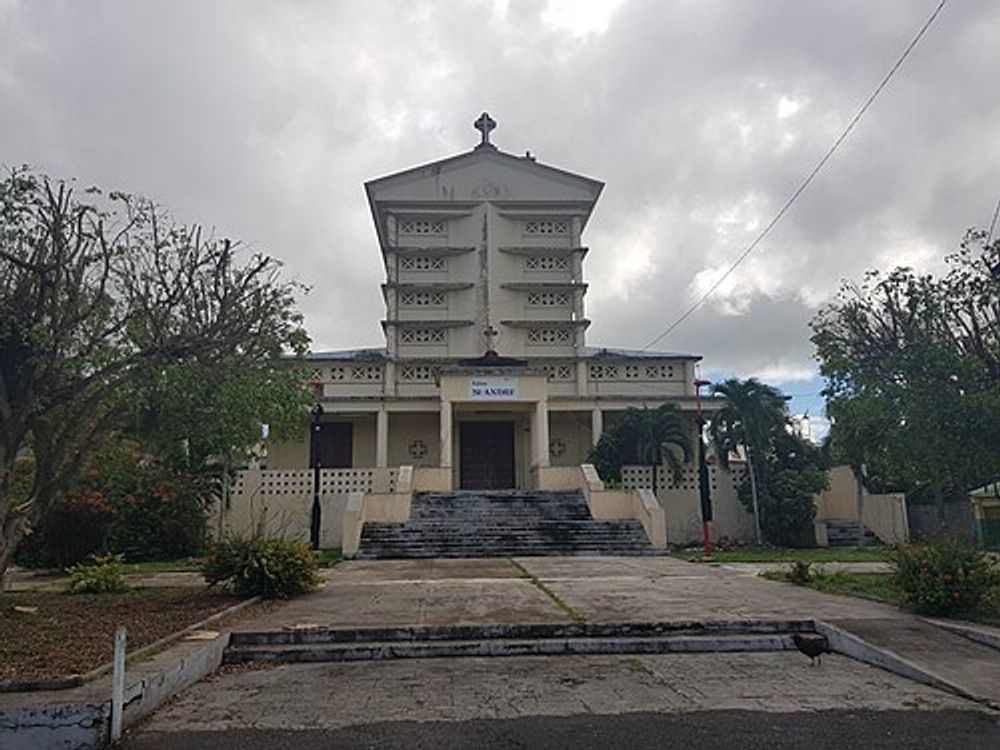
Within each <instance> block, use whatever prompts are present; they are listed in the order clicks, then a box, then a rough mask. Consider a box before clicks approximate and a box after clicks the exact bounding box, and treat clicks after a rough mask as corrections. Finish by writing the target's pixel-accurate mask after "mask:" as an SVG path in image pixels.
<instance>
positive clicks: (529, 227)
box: [524, 219, 569, 236]
mask: <svg viewBox="0 0 1000 750" xmlns="http://www.w3.org/2000/svg"><path fill="white" fill-rule="evenodd" d="M524 232H525V234H538V235H545V236H550V235H562V236H565V235H567V234H569V222H568V221H566V220H565V219H539V220H537V221H526V222H525V223H524Z"/></svg>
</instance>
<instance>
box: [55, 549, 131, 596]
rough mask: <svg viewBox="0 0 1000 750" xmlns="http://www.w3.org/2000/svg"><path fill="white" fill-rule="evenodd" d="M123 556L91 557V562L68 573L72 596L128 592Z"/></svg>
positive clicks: (67, 587)
mask: <svg viewBox="0 0 1000 750" xmlns="http://www.w3.org/2000/svg"><path fill="white" fill-rule="evenodd" d="M123 562H124V560H123V558H122V556H121V555H91V556H90V561H89V562H84V563H79V564H78V565H74V566H73V567H72V568H70V569H69V570H68V571H67V572H68V573H69V581H68V583H67V584H66V590H67V591H68V592H69V593H70V594H120V593H122V592H123V591H127V590H128V585H127V584H126V583H125V575H124V573H123V571H122V563H123Z"/></svg>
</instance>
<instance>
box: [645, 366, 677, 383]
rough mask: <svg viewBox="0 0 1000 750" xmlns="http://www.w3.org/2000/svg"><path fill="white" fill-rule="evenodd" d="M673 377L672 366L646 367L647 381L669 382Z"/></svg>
mask: <svg viewBox="0 0 1000 750" xmlns="http://www.w3.org/2000/svg"><path fill="white" fill-rule="evenodd" d="M674 377H675V370H674V366H673V365H646V379H647V380H670V379H672V378H674Z"/></svg>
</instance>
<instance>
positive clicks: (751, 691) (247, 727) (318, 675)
mask: <svg viewBox="0 0 1000 750" xmlns="http://www.w3.org/2000/svg"><path fill="white" fill-rule="evenodd" d="M324 578H325V585H324V587H323V588H322V589H321V590H320V591H317V592H315V593H313V594H311V595H308V596H305V597H300V598H298V599H295V600H293V601H291V602H289V603H288V604H287V605H285V606H283V607H282V608H280V609H278V610H275V611H274V612H271V613H269V614H266V615H264V616H262V617H260V618H258V619H256V620H252V621H247V622H245V623H243V624H242V625H241V626H240V628H239V629H241V630H250V631H255V630H272V629H281V628H286V627H294V626H302V625H326V626H361V627H364V626H376V625H379V626H387V625H399V626H403V625H448V624H502V623H556V622H570V621H572V620H573V619H574V618H577V619H578V618H581V617H582V618H585V619H586V620H587V621H588V622H628V621H671V620H673V621H677V620H734V619H743V618H753V619H756V618H763V619H808V618H817V619H824V620H828V621H832V622H834V623H839V624H841V625H842V626H844V627H846V628H848V629H852V630H854V631H856V632H862V633H864V634H865V635H866V636H868V637H870V638H871V639H872V640H873V641H875V642H877V643H878V645H885V646H887V647H888V648H890V649H893V650H897V651H902V652H904V653H903V654H902V655H904V656H908V657H911V658H913V657H914V655H915V656H916V657H918V658H921V659H924V660H925V662H929V663H930V664H931V665H932V666H935V667H938V668H941V671H942V672H944V674H943V675H942V676H945V677H947V678H948V679H954V680H956V681H957V680H959V679H963V674H965V675H968V677H966V678H964V679H965V681H966V684H968V685H969V686H970V688H974V689H975V690H977V691H980V693H981V692H982V691H990V690H997V691H1000V679H998V680H996V684H995V685H991V682H992V681H993V680H994V676H995V675H996V674H997V673H996V672H995V670H996V669H998V668H1000V651H996V650H992V649H989V648H987V647H985V646H982V645H976V644H972V643H971V642H968V641H965V640H964V639H961V638H960V637H959V636H954V635H951V636H948V635H946V634H944V633H943V632H939V631H938V630H937V629H936V628H934V627H933V626H931V625H927V624H925V623H922V622H921V621H920V620H919V619H918V618H915V617H912V616H910V615H907V614H905V613H901V612H900V611H899V610H897V609H896V608H894V607H890V606H887V605H883V604H878V603H875V602H869V601H865V600H861V599H855V598H851V597H842V596H832V595H828V594H822V593H820V592H817V591H813V590H811V589H806V588H801V587H796V586H792V585H791V584H785V583H775V582H771V581H767V580H764V579H762V578H759V577H757V576H756V575H750V574H749V573H748V571H747V570H745V569H736V570H733V569H730V568H729V567H727V566H723V567H714V566H707V565H700V564H692V563H686V562H682V561H680V560H676V559H672V558H518V559H516V560H508V559H491V560H429V561H351V562H345V563H341V564H340V565H338V566H336V567H335V568H333V569H331V570H328V571H325V572H324ZM923 628H930V629H931V630H930V631H927V630H923ZM904 635H905V637H904ZM954 638H959V640H961V641H962V643H961V644H960V646H959V644H957V643H952V642H951V641H950V640H949V639H954ZM938 644H940V648H939V647H938ZM945 664H947V665H948V666H947V668H945V667H944V665H945ZM255 667H256V668H255ZM998 698H1000V696H998ZM733 711H744V712H746V711H749V712H757V713H744V714H742V715H743V716H745V717H748V718H747V719H746V720H747V721H756V719H754V718H753V717H755V716H757V715H759V712H768V713H769V714H771V715H773V716H774V717H775V718H774V720H773V721H774V722H777V723H778V724H781V725H782V726H786V727H794V726H796V725H797V723H796V721H795V720H790V719H788V718H787V717H789V716H792V715H795V714H796V713H801V712H809V715H810V718H808V719H802V720H800V721H805V722H807V723H809V725H810V726H813V725H814V724H816V723H817V722H820V723H821V725H822V731H817V733H816V745H815V746H816V747H818V748H820V747H831V748H832V747H839V746H842V744H843V741H846V738H847V737H848V736H849V735H850V732H851V731H855V730H854V729H851V728H850V726H853V725H851V724H850V723H851V722H853V721H856V720H857V718H858V717H859V716H861V715H865V716H869V717H873V718H872V719H871V721H872V722H873V724H872V725H871V726H872V727H876V726H877V727H880V728H883V729H885V731H889V730H891V729H892V727H893V726H894V725H896V724H898V722H905V721H906V718H905V717H906V716H908V715H913V712H918V715H919V714H924V713H925V712H933V714H932V715H933V716H935V717H937V716H940V717H941V719H940V721H938V720H937V719H931V720H928V722H927V725H928V726H940V727H942V729H941V730H940V731H939V732H938V733H937V734H934V733H930V734H927V735H926V739H927V742H926V743H924V744H920V743H919V742H917V743H915V744H914V743H911V744H910V745H908V746H913V747H928V748H929V747H936V746H938V741H939V740H941V741H943V740H944V739H945V738H946V735H947V737H948V738H951V735H948V734H947V732H946V731H945V730H944V727H945V726H948V727H951V728H952V729H953V730H954V731H955V732H957V733H958V734H956V735H955V737H958V736H961V737H963V738H964V739H963V740H962V741H960V742H957V743H956V744H955V746H956V747H958V746H966V747H972V746H975V743H974V742H973V743H971V744H970V741H969V738H973V737H982V742H984V743H985V744H984V745H983V746H984V747H986V746H989V745H990V742H991V740H990V739H987V735H988V734H990V733H994V734H998V735H1000V724H998V723H997V715H996V714H995V713H991V712H986V713H984V709H983V707H982V706H981V705H980V704H978V703H973V702H971V701H967V700H965V699H962V698H959V697H957V696H954V695H951V694H949V693H945V692H942V691H940V690H935V689H933V688H929V687H926V686H924V685H920V684H918V683H915V682H912V681H909V680H906V679H903V678H901V677H898V676H896V675H894V674H892V673H890V672H887V671H884V670H881V669H877V668H875V667H871V666H868V665H865V664H862V663H860V662H857V661H854V660H851V659H848V658H846V657H842V656H832V657H828V658H826V659H824V661H823V665H822V666H821V667H811V666H810V665H809V663H808V660H806V659H805V658H804V657H802V656H801V655H800V654H798V653H794V652H777V653H730V654H666V655H657V656H631V657H613V656H575V657H557V658H546V657H524V658H522V657H517V658H494V659H422V660H402V661H383V662H357V663H331V664H292V665H282V666H275V665H247V666H241V667H232V668H225V669H223V670H222V671H220V672H219V673H218V674H216V675H214V676H212V677H211V678H209V679H208V680H206V681H203V682H202V683H200V684H198V685H196V686H194V687H193V688H191V689H190V690H188V691H187V692H185V693H184V694H183V695H181V696H179V697H178V698H177V699H176V700H175V701H173V702H171V703H170V704H169V705H168V706H166V707H164V708H163V709H161V710H160V711H158V712H157V713H156V714H155V715H154V716H153V717H152V718H151V720H150V721H149V722H148V723H146V724H145V725H144V726H142V727H141V728H140V729H139V730H138V731H136V732H135V733H134V734H133V736H132V738H131V741H130V742H131V743H134V744H132V745H130V744H127V746H135V747H137V748H160V747H163V748H167V747H175V746H178V744H187V743H190V744H192V745H193V746H203V747H215V746H220V747H221V746H222V745H219V744H218V743H219V742H223V741H224V740H225V738H238V739H239V742H238V743H236V744H232V745H231V746H233V747H235V746H241V747H242V746H246V747H255V746H260V747H264V746H266V745H267V743H268V742H271V741H279V740H280V741H281V742H285V743H289V742H290V743H292V744H296V743H299V742H300V741H301V742H303V743H304V744H302V746H303V747H305V746H315V747H320V746H327V745H329V743H331V742H334V741H335V740H336V742H338V743H340V744H338V746H345V747H353V746H359V747H370V746H375V745H373V744H372V743H373V739H372V738H373V737H374V735H371V732H375V734H376V735H378V736H380V737H381V736H382V735H381V734H379V732H382V733H383V734H384V733H389V734H385V736H386V737H388V738H390V739H389V740H386V742H387V743H388V744H385V745H379V746H386V747H388V746H392V745H393V742H392V741H391V738H392V737H395V738H396V739H399V738H400V737H402V736H407V737H409V736H410V734H408V732H410V729H407V728H408V727H410V728H412V727H423V728H424V729H421V730H420V732H417V733H416V734H414V735H413V739H414V742H416V744H415V745H414V746H424V747H439V746H440V747H443V746H448V742H450V741H451V740H449V739H448V738H449V737H451V738H454V736H456V735H454V732H455V731H458V730H453V729H449V728H447V727H456V726H460V725H461V726H468V727H473V726H475V727H477V729H476V730H475V731H476V732H479V731H480V730H482V731H484V732H486V733H487V734H489V733H490V732H492V731H493V729H491V728H490V727H501V726H503V727H506V729H504V730H503V732H504V733H505V734H504V737H505V738H506V739H505V740H504V742H501V743H498V744H496V745H495V746H497V747H500V746H502V747H513V746H518V747H521V746H538V747H542V746H546V744H547V743H546V742H544V741H540V742H536V743H534V744H532V742H531V741H530V740H524V741H523V742H522V740H521V739H517V741H514V738H515V737H517V738H523V737H527V736H529V735H531V732H536V733H537V732H541V734H539V735H538V736H539V737H542V736H544V734H545V730H544V729H543V728H542V727H545V726H550V725H548V724H544V723H542V724H538V722H546V721H547V722H560V721H563V722H564V721H566V720H567V717H595V716H600V717H601V721H602V722H603V721H604V720H605V719H606V718H607V717H614V718H615V719H616V720H620V721H621V723H622V731H623V732H625V733H626V734H625V735H623V736H629V737H632V736H633V735H632V734H629V733H628V732H629V731H630V730H629V729H628V727H645V729H641V730H640V729H636V730H635V731H637V732H639V733H640V734H641V733H642V732H647V730H648V731H649V732H651V734H649V736H650V737H654V736H655V737H660V736H661V734H660V733H659V732H658V731H657V732H654V731H653V730H652V729H650V727H647V726H646V724H645V723H643V722H644V721H645V720H644V719H641V717H643V716H646V717H667V716H677V717H681V716H688V715H696V714H699V713H704V714H706V715H713V716H714V715H718V716H719V717H720V718H719V723H717V724H714V725H713V726H716V727H718V728H719V731H720V732H724V733H726V734H725V735H724V736H725V737H726V738H728V739H727V740H726V741H724V742H722V741H721V740H720V742H721V744H720V745H719V747H728V746H733V745H739V746H746V747H750V746H753V743H751V744H749V745H748V744H747V742H746V741H747V740H748V739H751V740H754V739H759V737H756V736H755V737H749V738H748V737H747V736H745V734H741V727H743V726H744V725H743V724H742V723H741V722H740V721H737V720H735V719H734V718H733V717H734V714H732V712H733ZM817 711H829V712H830V713H828V714H824V715H822V717H821V715H820V714H817V713H815V712H817ZM883 712H897V713H883ZM898 712H909V713H898ZM628 717H640V718H636V719H631V718H628ZM878 717H891V719H882V718H878ZM477 722H479V723H477ZM482 722H487V723H489V722H494V724H491V725H489V726H485V725H483V724H482ZM502 722H508V724H502ZM510 722H513V723H510ZM533 722H534V723H533ZM630 722H638V723H630ZM765 723H766V722H765ZM709 724H712V722H711V721H709V722H708V724H706V726H708V725H709ZM778 724H775V726H777V725H778ZM536 725H537V726H536ZM601 725H602V726H603V723H602V724H601ZM552 726H555V725H554V724H553V725H552ZM529 729H530V731H529ZM855 729H857V727H855ZM369 730H370V731H369ZM508 730H509V731H508ZM743 731H745V730H743ZM788 731H791V729H789V730H788ZM873 731H876V733H877V734H878V732H880V731H881V730H873ZM949 731H951V730H949ZM310 732H311V733H313V734H309V735H308V737H306V735H305V734H303V733H310ZM345 732H346V733H348V734H343V733H345ZM352 732H353V733H354V734H351V733H352ZM524 732H528V734H527V735H525V734H523V733H524ZM839 732H847V734H838V733H839ZM400 733H401V734H400ZM421 733H423V734H421ZM411 734H412V733H411ZM779 734H780V733H779ZM417 735H420V736H419V737H418V736H417ZM883 735H884V732H883V733H881V734H878V736H874V735H873V736H869V735H866V734H865V733H864V732H862V731H860V730H858V732H857V736H858V737H861V736H866V737H868V738H869V739H872V740H886V743H883V744H882V745H881V746H884V747H888V746H895V745H894V744H893V743H894V742H896V739H892V738H890V737H887V736H883ZM458 736H466V735H464V734H462V733H461V732H460V733H459V735H458ZM476 736H479V735H476ZM531 736H534V735H531ZM713 736H714V735H713ZM782 736H783V735H782ZM796 736H798V734H796ZM850 736H854V735H850ZM837 737H839V740H838V739H835V738H837ZM893 737H895V735H893ZM914 737H915V738H917V739H921V741H922V740H923V739H925V737H924V733H917V734H916V735H914ZM717 739H718V737H717ZM507 740H510V743H508V744H504V743H505V742H507ZM889 740H891V741H889ZM949 741H951V739H949ZM310 743H313V744H310ZM442 743H444V744H442ZM824 743H826V744H824ZM223 744H224V742H223ZM376 744H377V743H376ZM460 744H461V743H459V744H457V745H455V746H456V747H457V746H460ZM480 744H483V745H484V746H486V745H488V746H494V744H493V742H492V741H485V740H483V741H482V742H481V743H480ZM695 744H699V743H697V742H696V743H695ZM852 744H857V743H856V742H854V743H852ZM868 744H869V746H878V742H875V744H874V745H873V744H871V743H868ZM794 745H795V743H792V744H790V745H786V746H788V747H791V746H794ZM759 746H761V747H764V746H765V745H763V744H762V745H759ZM767 746H772V747H781V746H782V745H781V744H780V742H778V743H777V744H775V743H774V742H771V743H769V744H767Z"/></svg>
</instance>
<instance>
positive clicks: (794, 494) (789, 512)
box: [738, 469, 828, 547]
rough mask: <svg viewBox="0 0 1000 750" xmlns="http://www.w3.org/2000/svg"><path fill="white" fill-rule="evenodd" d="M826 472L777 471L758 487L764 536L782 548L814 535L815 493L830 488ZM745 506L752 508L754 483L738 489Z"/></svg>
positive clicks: (805, 540) (800, 543) (803, 541)
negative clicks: (751, 485)
mask: <svg viewBox="0 0 1000 750" xmlns="http://www.w3.org/2000/svg"><path fill="white" fill-rule="evenodd" d="M827 483H828V479H827V476H826V472H825V471H820V470H817V469H805V470H801V471H800V470H797V469H787V470H783V471H779V472H777V473H776V474H775V475H774V476H773V477H771V479H770V481H769V482H767V483H764V482H761V483H760V486H758V488H757V505H758V508H759V509H760V528H761V531H762V532H763V534H764V538H765V539H766V540H767V541H768V542H770V543H771V544H775V545H777V546H779V547H797V546H801V545H803V544H805V543H806V542H807V540H808V539H809V538H810V537H811V534H812V526H813V518H815V516H816V501H815V495H816V493H818V492H822V491H823V490H824V489H826V487H827ZM738 495H739V499H740V501H741V502H742V503H743V505H744V506H745V507H746V508H747V509H748V510H751V509H752V508H753V498H752V494H751V490H750V482H749V481H745V482H743V483H742V484H740V486H739V488H738Z"/></svg>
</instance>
